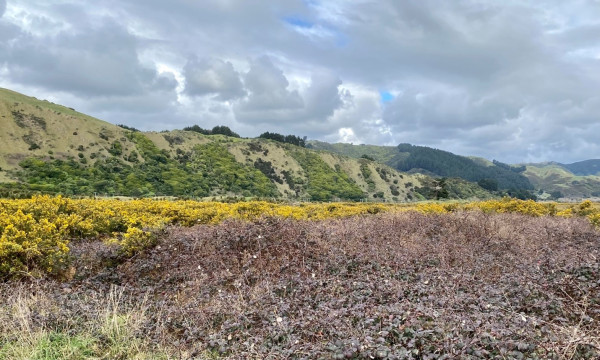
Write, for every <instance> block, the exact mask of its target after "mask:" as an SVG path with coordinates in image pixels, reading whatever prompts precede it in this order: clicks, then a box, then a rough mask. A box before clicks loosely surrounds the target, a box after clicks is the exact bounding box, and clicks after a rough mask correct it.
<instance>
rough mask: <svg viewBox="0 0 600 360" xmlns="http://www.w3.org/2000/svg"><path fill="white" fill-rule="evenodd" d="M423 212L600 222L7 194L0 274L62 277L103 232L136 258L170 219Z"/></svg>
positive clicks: (377, 207)
mask: <svg viewBox="0 0 600 360" xmlns="http://www.w3.org/2000/svg"><path fill="white" fill-rule="evenodd" d="M391 211H395V212H400V211H418V212H421V213H425V214H444V213H449V212H455V211H482V212H485V213H508V212H510V213H520V214H525V215H530V216H563V217H571V216H586V217H587V218H588V219H589V220H590V221H591V223H592V224H594V225H596V226H600V210H598V209H597V208H596V207H595V206H594V204H593V203H591V202H589V201H584V202H583V203H581V204H578V205H573V206H571V207H568V208H566V209H563V210H560V211H558V210H557V205H556V204H553V203H536V202H534V201H531V200H528V201H522V200H515V199H508V198H505V199H502V200H490V201H483V202H474V203H468V204H460V203H425V204H417V205H393V204H366V203H323V204H320V203H309V204H299V205H289V204H276V203H269V202H265V201H251V202H239V203H235V204H227V203H220V202H198V201H189V200H188V201H167V200H150V199H144V200H128V201H122V200H112V199H111V200H108V199H68V198H63V197H61V196H58V197H50V196H36V197H33V198H31V199H22V200H6V199H4V200H0V276H2V277H6V276H9V277H10V276H13V275H16V274H18V273H28V274H31V275H34V276H39V275H43V274H44V273H48V274H52V275H60V274H61V273H62V272H63V271H65V270H66V269H68V266H69V242H70V241H77V240H78V239H83V238H89V237H99V238H101V239H105V240H106V241H107V242H108V243H113V244H117V246H118V247H119V251H120V253H121V254H122V255H124V256H132V255H134V254H135V253H137V252H139V251H142V250H144V249H146V248H148V247H150V246H153V245H154V244H155V243H156V236H155V235H154V234H155V232H156V231H157V230H160V229H163V228H165V227H166V226H169V225H180V226H193V225H196V224H218V223H220V222H221V221H223V220H225V219H230V218H234V219H240V220H245V221H254V220H257V219H259V218H261V217H265V216H266V217H282V218H290V219H296V220H323V219H328V218H339V217H348V216H361V215H365V216H366V215H371V214H378V213H383V212H391Z"/></svg>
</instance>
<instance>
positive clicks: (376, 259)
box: [0, 198, 600, 359]
mask: <svg viewBox="0 0 600 360" xmlns="http://www.w3.org/2000/svg"><path fill="white" fill-rule="evenodd" d="M0 205H1V207H0V211H3V215H2V217H1V219H5V218H8V217H9V216H13V218H14V219H21V220H20V221H21V223H19V224H17V225H15V224H14V223H9V224H7V223H6V221H5V220H0V221H5V222H4V223H3V225H1V226H0V229H1V231H2V233H1V234H2V240H1V241H2V242H1V243H0V249H2V250H3V251H5V252H4V253H2V254H3V255H2V256H6V249H15V248H18V247H17V246H16V245H21V244H22V243H21V244H19V243H17V242H15V241H13V242H12V243H9V241H8V240H9V239H14V238H9V237H8V235H6V234H9V235H10V234H21V235H20V236H21V238H18V239H26V240H24V241H30V242H31V241H32V239H33V237H32V236H31V234H37V235H35V236H37V237H38V238H40V239H47V238H46V237H44V234H46V232H45V230H43V229H42V226H47V227H48V228H49V229H55V230H54V231H55V232H56V234H57V235H56V234H55V235H53V236H55V238H56V239H59V240H60V241H64V242H65V243H64V246H65V247H66V248H67V249H68V252H67V254H66V255H65V257H64V261H65V264H68V267H66V270H63V272H56V273H53V272H50V273H48V274H46V275H44V268H43V267H42V265H40V264H41V263H36V262H35V261H40V259H44V257H43V256H42V255H44V254H42V255H39V254H36V253H35V251H34V250H26V251H25V252H24V254H25V255H24V257H22V258H20V259H25V260H23V261H22V264H24V265H25V266H29V267H27V268H22V270H19V272H12V273H11V272H10V271H9V272H8V273H6V274H11V275H12V276H9V275H5V281H4V282H3V283H2V284H0V303H2V306H1V307H0V359H30V358H34V359H59V358H60V359H63V358H64V359H69V358H70V359H81V358H107V359H109V358H111V359H112V358H139V359H145V358H148V359H153V358H199V359H204V358H208V359H211V358H217V359H220V358H223V359H244V358H263V359H264V358H271V359H279V358H297V359H314V358H323V359H331V358H340V359H342V358H349V359H352V358H354V359H369V358H381V359H394V358H397V359H402V358H407V359H410V358H412V359H439V358H498V359H512V358H523V359H526V358H533V359H535V358H538V359H546V358H554V359H561V358H580V359H593V358H596V357H598V356H600V355H599V354H600V353H599V351H600V338H599V334H600V326H599V325H598V322H599V321H600V263H599V261H598V259H599V257H600V232H599V231H598V229H597V228H596V227H595V226H594V224H595V221H596V219H597V214H598V211H597V210H596V209H595V207H594V204H591V203H582V204H579V205H576V206H572V207H566V208H565V207H564V206H562V207H558V210H557V206H556V205H555V204H539V203H535V202H523V201H514V200H508V199H506V200H503V201H490V202H482V203H472V204H436V203H430V204H420V205H416V206H411V207H399V206H386V205H373V204H370V205H369V204H307V205H303V206H289V205H284V204H280V205H278V204H269V203H259V202H251V203H238V204H218V203H212V204H204V203H193V202H152V201H146V200H144V201H113V202H107V201H93V200H70V199H63V198H36V199H33V200H29V201H26V200H19V201H7V200H2V201H1V202H0ZM86 211H87V213H86ZM105 212H106V213H108V214H110V215H102V214H104V213H105ZM190 214H193V215H190ZM207 214H208V215H207ZM263 214H266V215H267V216H262V215H263ZM15 216H18V217H15ZM77 216H79V217H77ZM70 217H72V218H70ZM68 219H71V220H70V221H69V220H68ZM157 219H162V222H159V221H158V220H157ZM88 220H89V221H88ZM61 221H62V223H61ZM86 221H87V222H88V223H89V224H90V225H89V227H87V226H84V225H81V224H82V223H84V224H85V223H86ZM111 221H112V222H111ZM57 223H59V224H63V225H59V226H57V225H56V224H57ZM11 224H12V225H13V226H12V227H11V226H10V225H11ZM23 224H25V225H26V226H28V227H25V225H23ZM64 224H66V225H64ZM98 224H102V225H101V226H104V227H105V228H106V229H110V230H103V228H102V227H100V225H98ZM52 225H54V227H53V226H52ZM76 226H79V227H76ZM15 227H18V228H19V230H18V231H20V232H22V233H24V234H22V233H18V232H17V230H14V228H15ZM7 229H9V230H8V231H7ZM75 229H77V230H75ZM132 229H137V230H132ZM151 229H160V231H154V230H151ZM11 231H12V232H11ZM36 231H37V232H36ZM77 231H80V232H79V233H78V232H77ZM135 231H140V232H142V233H144V234H149V235H147V236H148V237H147V239H149V242H148V243H144V242H140V243H139V246H137V247H136V248H135V251H132V252H128V251H125V250H124V249H127V247H126V246H124V244H123V242H124V241H125V239H126V236H127V234H132V235H130V236H131V237H132V238H134V239H136V241H137V240H139V239H144V236H146V235H140V234H137V235H136V234H135ZM50 233H51V234H53V233H52V231H50ZM110 239H113V240H110ZM47 241H50V240H47ZM57 241H58V240H57ZM60 241H59V242H60ZM107 241H108V244H107ZM47 243H48V242H46V243H44V242H43V241H42V242H39V243H38V245H37V246H38V249H39V248H40V245H39V244H47ZM15 244H16V245H15ZM25 245H27V244H25ZM21 247H22V248H23V249H28V248H26V247H25V246H22V245H21ZM50 248H52V247H50ZM53 249H54V251H56V252H59V251H60V249H62V248H61V247H59V246H55V247H54V248H53ZM50 254H53V253H52V252H50ZM34 255H35V256H38V257H34ZM28 256H31V257H28ZM6 259H11V258H7V257H4V258H2V261H3V262H5V261H6ZM28 259H30V261H31V263H27V261H26V260H28ZM59 260H60V258H59ZM3 264H4V263H3ZM32 269H33V270H38V271H37V272H36V271H32Z"/></svg>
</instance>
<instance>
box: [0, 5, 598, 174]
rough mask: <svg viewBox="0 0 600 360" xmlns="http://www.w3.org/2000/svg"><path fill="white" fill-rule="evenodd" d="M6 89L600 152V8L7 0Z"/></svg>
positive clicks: (165, 122)
mask: <svg viewBox="0 0 600 360" xmlns="http://www.w3.org/2000/svg"><path fill="white" fill-rule="evenodd" d="M0 87H4V88H9V89H12V90H15V91H18V92H22V93H24V94H27V95H30V96H35V97H37V98H39V99H47V100H49V101H53V102H56V103H60V104H63V105H66V106H69V107H73V108H76V109H77V110H78V111H80V112H83V113H86V114H89V115H92V116H95V117H97V118H100V119H102V120H105V121H108V122H111V123H114V124H125V125H128V126H133V127H136V128H138V129H141V130H157V131H158V130H165V129H167V130H171V129H181V128H183V127H186V126H191V125H196V124H197V125H199V126H201V127H203V128H212V127H213V126H216V125H226V126H229V127H230V128H231V129H232V130H234V131H236V132H237V133H239V134H240V135H242V136H244V137H254V136H258V135H259V134H261V133H263V132H265V131H270V132H278V133H282V134H294V135H298V136H307V137H308V138H309V139H315V140H323V141H328V142H348V143H354V144H361V143H364V144H375V145H389V146H394V145H397V144H399V143H411V144H416V145H423V146H430V147H434V148H439V149H443V150H447V151H451V152H454V153H457V154H461V155H473V156H482V157H485V158H488V159H496V160H500V161H503V162H508V163H522V162H540V161H559V162H565V163H567V162H574V161H580V160H585V159H592V158H600V0H587V1H584V0H572V1H559V0H556V1H549V0H536V1H525V0H519V1H517V0H504V1H491V0H453V1H442V0H418V1H416V0H415V1H409V0H406V1H398V0H376V1H375V0H373V1H367V0H327V1H320V0H297V1H296V0H202V1H200V0H198V1H193V0H170V1H164V0H98V1H69V0H55V1H42V0H0Z"/></svg>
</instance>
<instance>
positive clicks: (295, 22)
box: [283, 16, 315, 29]
mask: <svg viewBox="0 0 600 360" xmlns="http://www.w3.org/2000/svg"><path fill="white" fill-rule="evenodd" d="M283 21H285V22H286V23H288V24H289V25H292V26H294V27H299V28H303V29H310V28H312V27H313V26H315V23H313V22H311V21H308V20H305V19H302V18H299V17H296V16H288V17H285V18H283Z"/></svg>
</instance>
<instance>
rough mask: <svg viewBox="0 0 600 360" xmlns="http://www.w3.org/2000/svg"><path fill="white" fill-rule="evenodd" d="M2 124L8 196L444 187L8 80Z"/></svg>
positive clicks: (464, 194)
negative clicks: (38, 93)
mask: <svg viewBox="0 0 600 360" xmlns="http://www.w3.org/2000/svg"><path fill="white" fill-rule="evenodd" d="M0 125H1V126H2V128H3V129H4V131H3V132H2V133H0V144H1V145H0V183H3V184H2V186H1V187H0V189H1V191H2V193H1V194H0V195H4V196H18V195H19V194H29V193H30V192H31V191H35V192H43V193H61V194H65V195H94V194H96V195H123V196H186V197H195V198H207V197H216V198H224V197H231V196H235V197H240V196H243V197H262V198H277V199H306V200H316V201H330V200H335V199H340V200H352V201H358V200H365V199H372V200H386V201H411V200H423V199H426V198H427V196H426V195H427V194H430V196H437V195H435V194H433V193H432V192H431V191H429V186H435V181H434V180H433V179H431V178H429V177H427V176H424V175H421V174H407V173H402V172H399V171H397V170H395V169H393V168H391V167H389V166H386V165H383V164H380V163H377V162H375V161H371V160H368V159H354V158H351V157H347V156H343V155H340V154H335V153H332V152H329V151H316V150H311V149H306V148H303V147H299V146H295V145H292V144H285V143H280V142H277V141H273V140H269V139H262V138H257V139H242V138H238V137H233V136H224V135H205V134H201V133H198V132H195V131H183V130H174V131H164V132H140V131H137V130H136V129H133V128H129V127H126V126H125V127H123V126H116V125H113V124H110V123H108V122H105V121H102V120H99V119H96V118H93V117H90V116H87V115H85V114H82V113H79V112H77V111H75V110H74V109H71V108H68V107H64V106H61V105H57V104H53V103H51V102H48V101H45V100H38V99H36V98H33V97H28V96H25V95H22V94H19V93H16V92H13V91H10V90H6V89H0ZM448 184H450V185H452V186H451V188H450V190H451V191H449V192H448V193H449V196H451V197H460V198H468V197H473V196H479V197H482V198H487V197H490V196H491V195H490V194H489V193H487V192H486V191H484V190H483V189H481V188H480V187H479V186H477V185H476V184H469V183H461V182H456V181H452V180H451V181H449V182H448ZM423 194H426V195H423ZM474 194H477V195H474Z"/></svg>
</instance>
